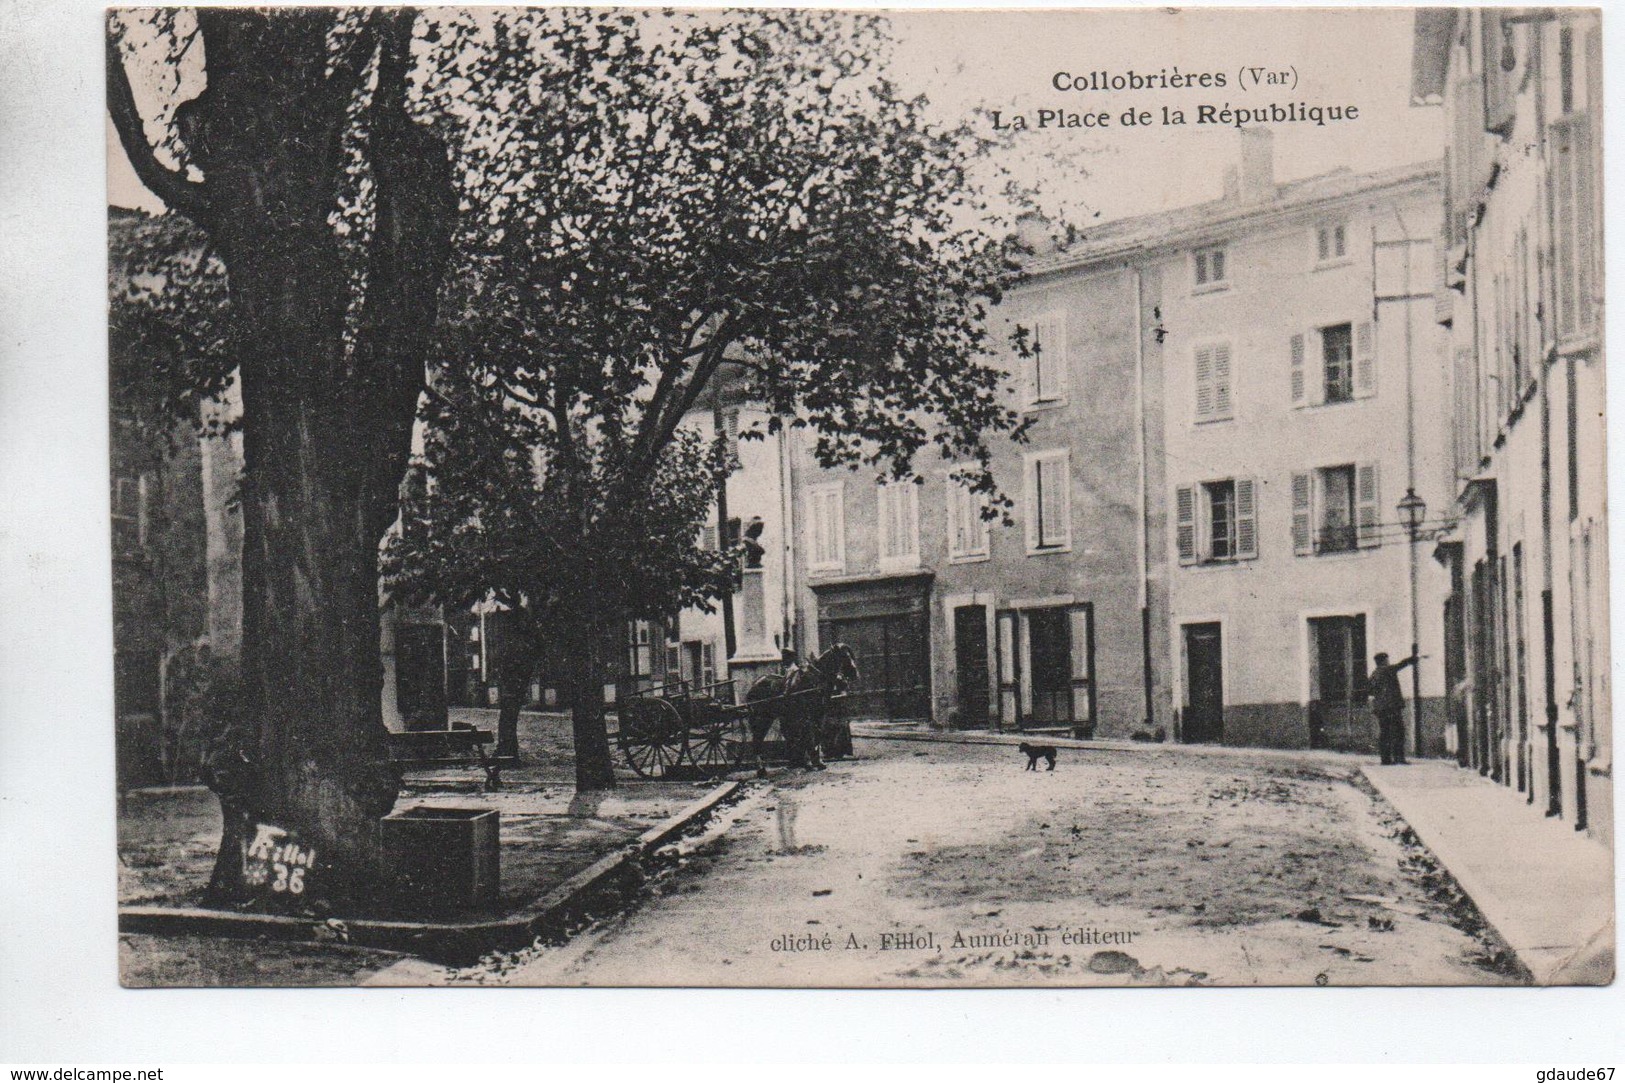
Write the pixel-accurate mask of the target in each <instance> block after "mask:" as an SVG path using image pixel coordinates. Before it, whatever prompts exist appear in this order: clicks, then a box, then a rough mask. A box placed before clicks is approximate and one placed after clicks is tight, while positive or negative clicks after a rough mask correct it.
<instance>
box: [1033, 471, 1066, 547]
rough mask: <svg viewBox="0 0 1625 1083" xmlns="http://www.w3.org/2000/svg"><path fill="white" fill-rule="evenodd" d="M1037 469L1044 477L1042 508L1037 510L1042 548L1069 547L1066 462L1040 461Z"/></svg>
mask: <svg viewBox="0 0 1625 1083" xmlns="http://www.w3.org/2000/svg"><path fill="white" fill-rule="evenodd" d="M1038 469H1039V470H1041V471H1043V475H1044V484H1043V490H1044V506H1043V507H1042V508H1040V509H1039V515H1040V516H1041V518H1042V520H1043V541H1044V547H1045V548H1051V547H1054V546H1066V545H1069V544H1071V542H1072V499H1071V495H1072V494H1071V485H1070V478H1069V476H1068V475H1069V474H1070V471H1069V470H1068V469H1067V460H1066V459H1065V458H1056V459H1044V460H1040V461H1039V464H1038Z"/></svg>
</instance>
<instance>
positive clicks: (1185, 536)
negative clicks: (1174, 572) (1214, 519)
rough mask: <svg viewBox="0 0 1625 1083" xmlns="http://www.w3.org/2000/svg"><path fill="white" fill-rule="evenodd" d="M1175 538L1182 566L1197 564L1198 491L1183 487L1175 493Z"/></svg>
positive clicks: (1190, 487)
mask: <svg viewBox="0 0 1625 1083" xmlns="http://www.w3.org/2000/svg"><path fill="white" fill-rule="evenodd" d="M1174 512H1175V527H1176V529H1175V536H1176V541H1177V544H1178V547H1179V562H1180V563H1181V564H1195V563H1196V490H1195V488H1193V487H1192V486H1189V485H1181V486H1180V487H1179V488H1178V489H1177V490H1175V492H1174Z"/></svg>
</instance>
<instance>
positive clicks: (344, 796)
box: [106, 8, 458, 900]
mask: <svg viewBox="0 0 1625 1083" xmlns="http://www.w3.org/2000/svg"><path fill="white" fill-rule="evenodd" d="M421 22H422V20H421V18H420V16H419V14H418V13H416V12H415V11H413V10H412V9H407V8H375V9H366V10H358V9H333V8H279V9H250V8H197V9H183V10H177V9H165V10H154V11H115V12H113V13H111V14H110V16H109V28H108V36H107V58H106V59H107V76H108V106H109V112H110V115H111V117H112V121H113V123H114V125H115V127H116V129H117V132H118V135H119V139H120V142H121V143H122V145H123V148H124V151H125V153H126V155H127V156H128V158H129V161H130V164H131V166H132V167H133V168H134V171H135V173H136V175H137V176H138V177H139V178H140V180H141V181H142V183H143V184H145V185H146V187H147V188H149V189H150V190H151V191H152V192H153V193H154V194H155V195H156V196H158V197H159V198H160V199H161V200H163V202H164V203H165V204H166V205H167V207H168V208H169V210H170V212H172V213H175V214H179V215H183V216H185V217H186V218H188V219H190V220H191V221H192V222H193V223H195V224H196V226H197V227H198V232H199V234H200V239H201V243H202V246H203V248H204V251H205V252H206V256H205V258H206V259H207V260H209V261H210V263H211V264H217V265H218V266H219V267H220V268H221V270H222V273H223V275H224V278H225V281H226V283H227V289H226V299H225V302H224V305H223V308H222V309H221V312H220V315H221V318H222V320H223V326H222V330H221V336H220V337H221V341H220V343H219V345H218V348H215V349H212V350H210V351H206V353H205V354H204V355H203V356H201V357H199V356H193V357H191V358H189V363H188V365H187V366H185V371H184V372H183V373H182V375H183V377H184V379H186V380H190V381H193V382H194V383H195V384H196V385H197V386H198V387H200V388H203V389H205V390H208V389H214V388H218V387H219V386H220V385H221V384H222V383H223V382H224V379H225V374H226V373H229V372H231V371H233V370H235V372H236V374H237V381H238V386H239V387H240V391H241V403H242V418H241V425H242V433H243V446H244V456H245V460H246V469H245V474H244V477H243V479H242V484H241V503H242V514H243V534H244V542H243V554H242V557H243V582H244V591H243V639H242V684H243V690H244V691H243V697H244V702H243V704H242V712H241V729H240V732H239V733H238V734H237V735H236V745H237V747H236V748H235V749H234V750H233V751H232V760H233V764H234V766H233V769H231V770H225V771H221V772H219V775H218V787H217V788H219V789H220V790H221V797H222V801H223V803H224V804H225V808H226V812H227V817H226V820H227V823H226V830H225V836H224V838H223V839H222V845H221V851H220V858H219V864H218V867H217V870H216V876H215V880H214V883H213V885H212V887H213V889H214V895H215V897H216V898H217V899H222V900H224V899H230V898H232V897H234V896H236V895H239V894H241V892H242V890H243V885H242V884H241V883H240V882H239V877H237V876H236V875H235V869H236V867H237V863H238V862H239V861H240V853H239V846H240V845H241V843H242V832H243V831H244V830H246V828H247V827H248V826H250V825H251V824H252V823H253V822H254V821H256V820H261V821H270V822H273V823H276V824H280V825H282V826H283V827H285V828H289V829H292V830H295V831H297V832H299V833H300V834H301V835H302V836H303V837H304V839H305V840H306V842H307V844H308V845H310V846H311V847H312V848H314V850H315V851H316V853H317V855H318V861H319V862H320V864H321V866H322V868H323V869H324V873H323V877H322V880H321V883H322V884H323V885H325V890H324V891H323V893H324V894H331V895H332V896H334V897H336V898H344V897H355V896H359V895H364V894H366V893H367V892H369V891H371V890H372V889H373V888H374V887H375V885H376V883H377V877H376V873H377V869H376V867H375V864H376V853H377V850H376V846H375V841H374V839H375V831H376V823H377V819H378V817H379V816H380V815H382V814H383V813H386V812H388V811H389V810H390V808H391V807H392V806H393V804H394V801H395V797H396V794H397V791H398V785H399V779H398V776H397V775H396V774H395V773H394V772H392V771H391V770H390V769H389V767H388V764H387V760H388V757H387V755H386V752H385V744H384V733H385V730H384V726H383V721H382V717H381V709H380V703H379V692H380V687H381V674H380V667H379V655H378V635H379V623H378V547H379V542H380V540H381V538H382V536H383V534H384V531H385V530H386V529H387V528H388V526H389V525H390V523H391V522H393V521H394V519H395V517H396V512H397V489H398V486H399V483H400V480H401V477H402V475H403V472H404V469H405V466H406V463H407V460H408V457H409V454H410V450H411V433H412V427H413V423H414V417H415V412H416V407H417V400H418V396H419V393H420V391H421V389H422V387H423V383H424V361H425V349H426V347H427V345H428V343H429V341H430V334H431V332H432V329H433V327H434V324H435V318H436V311H437V298H438V296H439V292H440V286H441V282H442V278H443V272H444V270H445V267H446V265H447V260H448V256H449V254H450V251H451V244H452V237H453V232H454V228H455V226H456V223H457V213H458V195H457V189H456V186H455V184H454V181H453V173H452V166H453V158H452V155H451V151H450V149H449V148H448V145H447V140H446V139H445V138H444V137H443V136H442V135H441V134H440V133H439V132H437V131H436V130H435V129H434V128H432V127H431V126H430V125H429V124H427V123H425V116H424V114H423V113H422V111H421V100H422V97H423V94H422V91H423V89H424V83H425V77H424V75H423V72H422V68H421V65H420V64H419V62H418V57H417V56H416V55H415V50H416V49H420V48H421V46H422V44H423V37H424V34H425V29H424V27H423V26H422V25H421ZM158 292H159V293H160V295H161V294H162V292H163V291H162V290H159V291H158ZM168 303H169V302H168V301H162V300H161V301H160V302H159V307H163V305H165V304H168ZM160 315H163V313H160ZM168 315H169V316H170V317H171V318H172V319H173V322H174V323H175V325H176V326H177V327H178V328H180V327H184V325H185V323H186V321H185V319H184V317H182V318H176V314H175V313H174V312H170V313H168Z"/></svg>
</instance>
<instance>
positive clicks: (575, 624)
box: [562, 614, 615, 793]
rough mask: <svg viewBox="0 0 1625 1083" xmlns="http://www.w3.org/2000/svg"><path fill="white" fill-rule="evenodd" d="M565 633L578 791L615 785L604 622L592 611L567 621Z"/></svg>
mask: <svg viewBox="0 0 1625 1083" xmlns="http://www.w3.org/2000/svg"><path fill="white" fill-rule="evenodd" d="M563 632H564V635H563V637H562V643H563V651H564V656H565V657H564V663H565V666H566V668H567V671H568V672H569V674H570V729H571V736H572V738H573V742H574V745H575V757H576V792H577V793H588V792H591V791H593V790H609V789H614V787H615V769H614V765H613V761H612V760H611V758H610V752H609V730H608V727H607V725H606V723H605V719H604V669H603V661H602V659H600V658H599V652H600V651H601V650H602V643H603V634H604V625H603V622H602V621H601V620H600V619H599V618H597V617H596V616H593V615H591V614H584V615H580V616H576V617H573V618H570V619H567V621H566V622H565V624H564V628H563Z"/></svg>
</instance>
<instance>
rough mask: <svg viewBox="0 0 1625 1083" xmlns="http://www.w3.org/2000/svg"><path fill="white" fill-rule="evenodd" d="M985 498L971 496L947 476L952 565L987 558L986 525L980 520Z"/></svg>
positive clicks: (969, 492) (966, 489)
mask: <svg viewBox="0 0 1625 1083" xmlns="http://www.w3.org/2000/svg"><path fill="white" fill-rule="evenodd" d="M985 507H987V498H986V497H985V496H983V495H982V494H981V493H973V492H971V491H970V489H968V488H967V487H966V486H965V485H964V484H963V483H962V482H960V481H959V480H958V479H956V478H955V477H954V476H953V475H952V474H949V475H948V559H949V560H951V561H955V562H969V561H973V560H986V559H987V557H988V555H989V547H988V525H987V520H985V519H983V518H982V509H983V508H985Z"/></svg>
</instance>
